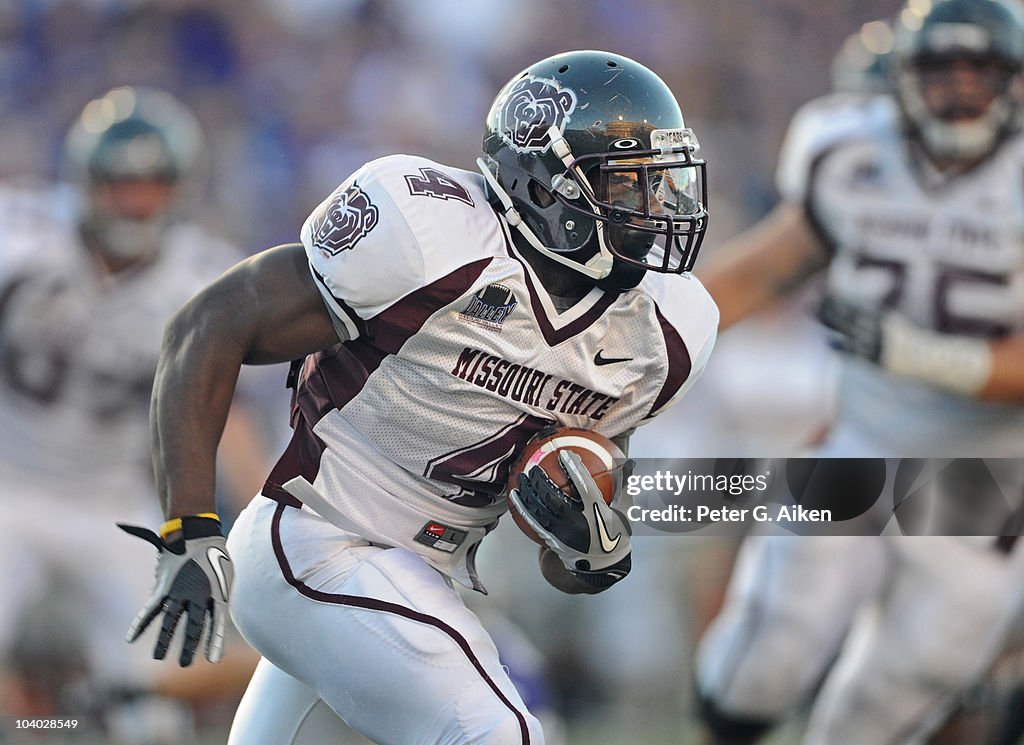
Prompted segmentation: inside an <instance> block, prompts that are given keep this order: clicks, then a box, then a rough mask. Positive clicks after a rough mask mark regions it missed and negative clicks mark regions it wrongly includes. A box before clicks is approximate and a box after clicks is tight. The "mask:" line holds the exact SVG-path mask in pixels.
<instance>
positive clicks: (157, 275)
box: [0, 189, 240, 503]
mask: <svg viewBox="0 0 1024 745" xmlns="http://www.w3.org/2000/svg"><path fill="white" fill-rule="evenodd" d="M0 221H2V224H0V246H2V247H0V422H3V426H0V474H2V476H3V482H4V484H6V486H5V489H8V488H10V489H12V490H13V492H12V493H16V492H17V490H18V489H24V488H27V487H29V486H31V487H32V488H35V489H39V490H41V491H42V492H45V493H51V494H66V495H68V497H69V498H79V497H82V496H84V495H89V498H95V499H107V500H109V501H111V502H112V503H113V502H115V501H117V500H123V499H125V498H126V497H129V498H130V495H131V494H137V498H138V499H139V500H140V501H141V502H144V503H153V494H152V491H151V488H150V489H149V490H147V491H146V492H144V493H141V494H138V493H137V492H138V489H139V484H140V483H142V484H146V483H147V482H151V481H152V476H151V475H150V474H151V473H152V467H151V461H150V453H149V425H148V420H149V395H150V390H151V386H152V379H153V374H154V371H155V369H156V361H157V357H158V355H159V351H160V342H161V339H162V337H163V328H164V324H165V323H166V322H167V320H168V318H170V316H171V315H172V314H173V313H174V311H176V310H177V309H178V308H179V307H180V306H181V305H183V304H184V303H185V301H186V300H188V298H189V297H191V296H192V295H193V294H194V293H195V292H197V291H198V290H199V289H200V288H202V287H203V286H205V285H207V284H209V282H210V281H212V280H213V279H214V278H215V277H216V276H217V275H218V274H219V273H220V272H222V271H223V270H224V269H226V268H227V267H228V266H230V265H231V264H232V263H234V262H235V261H237V260H238V259H239V258H240V256H239V254H237V253H236V252H235V250H234V249H233V248H230V247H228V246H227V245H226V244H224V243H223V242H222V241H220V240H218V239H215V238H213V237H212V236H210V235H209V234H208V233H206V232H205V231H203V230H201V229H200V228H198V227H196V226H192V225H184V224H183V225H180V226H178V227H176V228H173V229H172V230H171V231H170V232H169V233H168V235H167V237H166V239H165V242H164V245H163V247H162V249H161V251H160V253H159V256H158V258H157V259H156V260H155V261H154V262H153V263H151V264H148V265H146V266H144V267H138V268H133V269H129V270H127V271H124V272H121V273H119V274H116V275H107V274H105V273H103V272H101V271H99V270H98V267H97V265H96V263H95V260H94V259H93V257H92V256H91V255H90V254H89V253H88V251H87V250H86V248H85V247H84V246H83V245H82V242H81V239H80V237H79V234H78V228H77V223H76V220H75V210H74V207H73V202H72V201H71V200H68V199H65V197H64V196H62V192H60V191H59V190H57V191H54V190H48V191H37V192H31V193H28V192H24V191H14V190H11V189H3V190H0ZM126 492H127V494H126Z"/></svg>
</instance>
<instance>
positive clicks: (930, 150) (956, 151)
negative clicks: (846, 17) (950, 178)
mask: <svg viewBox="0 0 1024 745" xmlns="http://www.w3.org/2000/svg"><path fill="white" fill-rule="evenodd" d="M894 31H895V33H894V44H893V53H892V54H893V62H894V64H893V67H892V70H893V74H894V79H893V83H894V88H895V92H896V95H897V99H898V101H899V104H900V108H901V111H902V113H903V117H904V122H905V125H906V128H907V131H908V134H909V135H910V136H911V137H912V138H915V139H916V140H917V141H918V144H919V145H920V146H921V148H922V149H923V150H924V152H925V153H926V154H927V155H928V156H929V157H930V158H931V160H932V161H934V162H935V164H936V165H938V166H939V167H940V169H942V170H946V169H947V168H948V167H949V166H959V167H961V168H969V167H971V166H972V165H973V164H975V163H977V162H979V161H981V160H982V159H984V158H985V157H986V156H988V155H989V154H990V153H992V152H993V151H994V150H995V149H996V148H997V147H998V146H999V144H1000V143H1001V142H1003V140H1005V139H1006V137H1007V136H1009V135H1010V134H1012V133H1013V132H1015V131H1016V130H1017V129H1018V127H1019V124H1020V122H1019V119H1020V109H1021V103H1022V100H1024V97H1022V92H1024V82H1022V80H1021V70H1022V68H1024V16H1022V14H1021V9H1020V7H1019V6H1018V5H1017V3H1016V0H932V1H931V2H929V3H918V2H915V0H908V2H907V4H906V5H905V6H904V8H903V10H902V11H901V12H900V14H899V15H898V17H897V23H896V25H895V29H894Z"/></svg>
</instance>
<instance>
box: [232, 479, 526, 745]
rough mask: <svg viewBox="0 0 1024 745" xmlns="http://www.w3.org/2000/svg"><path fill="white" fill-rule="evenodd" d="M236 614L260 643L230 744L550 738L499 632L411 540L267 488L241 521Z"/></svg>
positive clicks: (235, 541) (500, 742) (235, 552)
mask: <svg viewBox="0 0 1024 745" xmlns="http://www.w3.org/2000/svg"><path fill="white" fill-rule="evenodd" d="M228 548H229V551H230V552H231V556H232V559H233V560H234V565H235V584H234V588H233V590H232V598H231V610H232V618H233V620H234V622H235V624H236V626H237V627H238V629H239V631H241V633H242V635H243V636H244V637H245V638H246V640H247V641H248V642H249V643H250V644H251V645H252V646H253V647H254V648H255V649H256V650H257V651H258V652H259V653H260V654H261V655H263V657H264V659H265V661H264V662H262V663H261V664H260V667H259V669H258V670H257V673H256V675H255V676H254V677H253V681H252V683H251V684H250V687H249V690H248V691H247V692H246V694H245V698H244V699H243V701H242V704H241V705H240V706H239V709H238V713H237V715H236V717H235V722H234V724H233V725H232V729H231V737H230V740H229V745H303V744H305V743H314V742H318V743H324V742H333V741H337V739H338V737H339V736H340V733H342V732H344V731H345V730H344V729H343V728H341V727H340V726H339V723H338V722H337V720H336V719H335V718H333V717H332V716H330V715H329V713H328V712H327V711H326V710H325V707H324V706H323V704H321V703H319V702H320V701H321V700H322V702H324V703H326V705H327V706H329V707H330V709H331V710H333V712H334V713H335V714H337V715H338V716H339V717H341V718H342V719H343V720H344V721H345V722H347V723H348V724H349V725H350V726H351V727H352V728H353V729H355V730H357V731H358V732H360V733H362V734H363V735H365V736H366V737H368V738H370V739H371V740H373V741H374V742H375V743H378V744H379V745H415V744H417V743H422V745H428V744H429V745H456V743H458V744H460V745H463V744H466V743H479V744H480V745H542V743H543V735H542V734H541V731H540V725H539V724H538V722H537V720H536V719H535V718H534V717H533V716H532V715H531V714H530V713H529V712H528V711H527V710H526V707H525V706H524V704H523V702H522V699H521V698H520V696H519V694H518V693H517V692H516V690H515V688H514V686H513V685H512V682H511V680H510V679H509V677H508V675H507V674H506V672H505V671H504V669H503V668H502V666H501V664H500V662H499V661H498V653H497V650H496V649H495V647H494V643H493V642H492V641H491V638H490V636H489V635H488V633H487V632H486V631H485V630H484V628H483V626H482V625H481V624H480V621H479V620H478V619H477V617H476V616H475V615H474V614H473V613H472V612H471V611H470V610H469V609H467V608H466V606H465V605H464V604H463V602H462V599H461V598H460V597H459V595H458V593H457V592H456V591H455V590H454V589H452V587H451V586H450V585H449V584H448V582H447V581H446V580H445V578H444V577H442V575H441V574H439V573H438V572H437V571H435V570H434V569H432V568H431V567H429V566H428V565H427V564H426V563H425V562H424V561H423V560H422V559H421V558H419V557H418V556H416V555H415V554H413V553H412V552H411V551H408V550H406V549H403V548H383V547H379V546H374V545H371V544H370V543H369V542H367V541H366V540H364V539H362V538H360V537H359V536H356V535H353V534H351V533H346V532H344V531H342V530H340V529H339V528H337V527H335V526H334V525H332V524H330V523H328V522H327V521H325V520H323V519H322V518H321V517H319V516H318V515H316V514H315V513H313V512H311V511H309V510H308V509H297V508H295V507H287V506H283V505H279V504H278V503H277V502H274V501H272V500H270V499H267V498H265V497H260V496H258V497H256V498H255V499H254V500H253V502H252V503H251V504H250V505H249V506H248V507H247V508H246V509H245V510H244V511H243V512H242V514H241V515H240V516H239V517H238V519H237V520H236V522H235V524H234V526H233V527H232V529H231V533H230V535H229V538H228Z"/></svg>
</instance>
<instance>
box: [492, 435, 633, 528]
mask: <svg viewBox="0 0 1024 745" xmlns="http://www.w3.org/2000/svg"><path fill="white" fill-rule="evenodd" d="M566 448H568V449H569V450H572V451H574V452H575V453H576V454H577V455H579V456H580V459H581V460H582V461H583V466H584V468H586V469H587V470H588V471H590V475H591V476H593V477H594V481H595V482H596V483H597V487H598V488H599V489H600V490H601V494H602V495H603V496H604V501H605V502H607V503H608V504H611V501H612V498H613V497H614V496H615V492H616V490H617V489H618V486H619V482H620V480H621V470H622V465H623V463H625V461H626V454H625V453H623V452H622V449H621V448H620V447H619V446H618V445H616V444H615V443H614V442H612V441H611V440H609V439H608V438H607V437H605V436H604V435H601V434H598V433H597V432H591V431H590V430H586V429H578V428H575V427H561V428H557V429H553V430H545V431H543V432H541V433H540V434H538V435H537V436H536V437H534V438H533V439H532V440H530V441H529V442H528V443H527V444H526V447H525V448H523V452H522V453H520V454H519V457H518V458H517V459H516V462H515V463H514V464H513V465H512V470H511V471H510V472H509V475H508V482H507V488H506V492H509V491H511V490H512V489H515V488H517V486H518V484H519V474H521V473H523V472H524V471H526V470H528V469H530V468H532V467H533V466H540V467H541V468H543V469H544V472H545V473H547V475H548V476H549V477H550V479H551V480H552V481H553V482H554V483H555V485H556V486H557V487H558V488H559V489H561V490H562V491H563V492H565V493H566V494H568V493H570V490H571V489H572V486H571V485H570V483H569V477H568V476H566V474H565V471H564V470H562V466H561V465H560V464H559V462H558V451H560V450H563V449H566ZM508 509H509V513H510V514H511V515H512V519H513V520H514V521H515V523H516V525H518V526H519V529H520V530H521V531H522V532H523V533H524V534H525V535H526V537H527V538H529V539H530V540H532V541H533V542H534V543H537V544H540V545H544V541H543V539H541V537H540V536H539V535H537V533H536V532H535V531H534V530H533V528H531V527H530V526H529V525H528V524H527V523H526V521H525V520H524V519H523V518H522V516H521V515H520V514H519V512H517V511H516V508H515V505H513V504H512V502H511V501H509V504H508Z"/></svg>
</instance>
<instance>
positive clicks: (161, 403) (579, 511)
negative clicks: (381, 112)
mask: <svg viewBox="0 0 1024 745" xmlns="http://www.w3.org/2000/svg"><path fill="white" fill-rule="evenodd" d="M478 162H479V166H480V171H479V172H478V173H477V172H467V171H464V170H460V169H457V168H452V167H449V166H445V165H442V164H439V163H435V162H432V161H429V160H426V159H424V158H420V157H414V156H408V155H395V156H390V157H385V158H382V159H379V160H375V161H373V162H370V163H367V164H366V165H364V166H363V167H361V168H360V169H358V170H357V171H356V172H355V173H354V174H352V175H351V176H349V177H348V178H347V179H345V180H344V181H343V182H342V183H341V184H340V186H338V188H337V189H336V190H335V191H334V192H333V193H332V194H330V195H329V196H328V197H327V198H326V199H325V200H324V201H323V203H322V204H320V205H319V206H318V207H317V208H316V209H314V210H313V212H312V214H311V215H310V216H309V218H308V219H307V220H306V222H305V224H304V225H303V227H302V231H301V243H297V244H290V245H283V246H278V247H275V248H271V249H269V250H267V251H265V252H263V253H260V254H258V255H256V256H254V257H253V258H251V259H249V260H247V261H245V262H243V263H241V264H239V265H238V266H237V267H235V268H234V269H232V270H231V271H229V272H228V273H227V274H225V275H224V277H222V278H221V279H219V280H218V281H217V282H215V283H214V284H213V285H211V286H210V287H209V288H207V289H206V290H204V291H203V292H202V293H200V294H199V295H198V296H197V297H196V298H194V299H193V300H192V301H190V302H189V303H188V304H187V305H185V307H184V308H182V310H181V311H179V313H178V314H177V315H176V317H175V319H174V320H173V321H172V322H171V324H170V325H169V329H168V333H167V335H166V337H165V342H164V350H163V353H162V356H161V363H160V368H159V372H158V376H157V384H156V387H155V391H154V399H153V446H154V453H155V459H156V468H157V473H158V478H159V489H160V492H161V496H162V497H163V499H164V510H165V514H166V517H167V522H165V523H164V525H163V526H162V527H161V528H160V534H159V535H156V534H154V533H152V532H150V531H146V530H143V529H140V528H130V530H132V531H134V532H135V533H136V534H138V535H141V536H143V537H147V538H148V539H149V540H150V541H151V542H152V543H154V544H155V545H156V546H157V547H158V549H159V560H158V568H157V573H158V583H157V587H156V589H155V592H154V594H153V595H152V597H151V599H150V601H149V602H148V603H147V604H146V606H145V607H144V609H143V610H142V612H141V613H140V614H139V616H138V619H137V621H136V623H135V624H134V626H133V627H132V629H131V632H130V635H129V636H130V638H135V637H136V636H137V635H138V633H139V632H140V631H141V630H142V629H143V628H145V627H146V626H147V625H148V624H150V623H151V622H153V621H157V622H158V623H162V624H163V627H162V631H161V634H160V640H159V642H158V645H157V649H156V652H155V656H156V657H158V658H160V657H163V656H165V654H166V652H167V645H168V642H169V640H170V638H171V636H172V635H173V633H174V631H175V627H176V625H177V624H178V622H179V619H180V617H181V616H182V614H183V613H185V614H186V616H187V618H186V620H185V621H184V622H183V623H184V624H185V638H186V641H185V645H184V649H183V652H182V654H181V656H180V658H179V661H180V663H181V664H185V665H187V664H189V663H190V662H191V660H192V657H193V655H194V653H195V651H196V649H197V647H198V646H199V644H200V642H201V641H205V652H206V655H207V656H208V657H209V658H210V659H217V658H219V656H220V654H221V643H220V628H221V626H222V624H223V623H224V614H225V611H226V606H227V603H228V600H229V598H230V602H231V615H232V618H233V619H234V620H235V622H236V624H237V625H238V628H239V629H240V630H241V632H242V634H243V635H244V636H245V638H246V639H247V640H248V641H249V642H250V643H251V644H252V645H253V646H254V647H255V648H256V649H257V650H258V651H259V652H260V653H261V654H262V656H263V660H262V661H261V663H260V666H259V668H258V669H257V673H256V675H255V677H254V679H253V681H252V683H251V684H250V687H249V690H248V691H247V693H246V696H245V698H244V699H243V701H242V704H241V706H240V708H239V711H238V714H237V715H236V718H235V723H234V725H233V728H232V734H231V739H230V742H231V743H235V744H240V743H245V745H259V744H260V743H267V745H269V744H270V743H273V745H281V743H297V742H305V741H307V740H306V739H304V738H310V739H309V740H308V741H310V742H326V741H328V739H329V738H330V737H332V736H333V733H332V732H330V731H325V730H319V729H317V731H315V732H312V733H311V732H310V731H309V730H310V728H313V727H316V728H319V727H320V726H321V723H322V718H320V717H317V722H316V723H314V722H312V721H311V720H309V719H307V718H306V714H307V713H308V712H310V711H313V710H314V709H315V710H316V711H323V710H324V709H325V708H326V707H329V711H330V710H332V711H333V712H334V713H335V714H336V715H337V716H338V717H340V718H341V719H344V720H345V721H346V722H347V723H348V724H350V725H351V726H352V727H353V728H355V729H356V730H358V731H359V732H361V733H363V734H364V735H366V736H367V737H369V738H370V739H371V740H373V741H375V742H402V743H407V742H425V743H426V742H431V743H433V742H479V743H539V742H542V741H543V735H542V733H541V732H540V730H539V727H538V725H537V721H536V719H535V718H534V717H533V716H532V715H531V714H530V713H529V712H528V711H527V710H526V708H525V706H524V704H523V701H522V698H521V697H520V695H519V693H517V692H516V690H515V688H514V687H513V685H512V682H511V681H510V679H509V676H508V674H507V673H506V671H505V670H504V669H503V668H502V666H501V665H500V663H499V660H498V656H497V654H496V651H495V647H494V644H493V643H492V641H491V639H490V638H489V637H488V634H487V632H486V631H485V630H484V628H483V627H482V626H481V624H480V622H479V620H478V619H477V617H476V616H475V615H474V614H472V613H471V612H469V611H468V610H467V608H466V607H465V605H464V604H463V602H462V601H461V599H460V597H459V595H458V594H457V593H456V592H455V590H454V589H453V586H452V582H453V581H454V582H459V583H461V584H463V585H465V586H467V587H473V588H476V589H479V590H482V589H483V585H482V583H481V580H480V578H479V577H478V576H477V573H476V571H475V568H474V555H475V552H476V548H477V546H478V545H479V542H480V540H481V539H482V538H483V537H484V536H485V534H486V533H487V532H488V531H489V530H491V529H492V528H493V527H494V525H495V523H496V521H497V520H498V518H499V517H500V516H501V515H502V514H503V513H504V512H505V511H506V497H505V494H504V493H503V492H504V489H505V479H506V475H507V473H508V469H509V467H510V465H511V464H512V462H513V461H514V459H515V457H516V454H517V452H518V451H519V450H520V448H522V446H523V445H524V444H525V443H526V442H527V441H529V439H530V438H531V437H532V436H533V435H534V434H536V433H537V432H539V431H540V430H542V429H544V428H546V427H549V426H552V425H560V426H565V425H571V426H577V427H584V428H588V429H593V430H596V431H598V432H601V433H603V434H605V435H606V436H609V437H613V438H618V440H619V441H620V442H622V443H623V444H625V436H626V435H627V434H628V433H629V432H630V431H631V430H632V429H633V428H635V427H637V426H638V425H640V424H642V423H643V422H644V421H646V420H648V419H650V418H652V417H654V416H656V415H658V414H659V413H660V412H662V411H663V410H664V409H665V408H666V407H667V406H669V405H670V404H672V403H673V402H674V401H676V400H677V399H678V398H679V397H680V396H682V395H683V394H684V393H685V392H686V391H687V389H688V388H689V387H690V386H691V385H692V383H693V382H694V380H695V379H696V377H697V376H698V375H699V374H700V372H701V370H702V369H703V367H704V365H705V361H706V359H707V357H708V354H709V353H710V351H711V348H712V345H713V341H714V338H715V334H716V327H717V310H716V308H715V306H714V303H713V302H712V301H711V299H710V297H709V296H708V295H707V293H706V292H705V290H704V288H703V287H702V285H701V284H700V282H698V281H697V280H696V279H694V278H693V277H692V276H691V275H690V274H689V270H690V269H691V267H692V265H693V262H694V260H695V259H696V257H697V252H698V249H699V247H700V244H701V240H702V238H703V235H704V231H705V228H706V225H707V212H706V209H705V204H706V187H705V163H704V161H703V160H702V159H701V158H700V156H699V153H698V144H697V140H696V138H695V137H694V134H693V132H692V131H691V130H690V129H688V128H687V127H686V124H685V122H684V121H683V117H682V113H681V110H680V107H679V104H678V103H677V102H676V100H675V97H674V96H673V95H672V93H671V92H670V90H669V89H668V87H667V86H666V85H665V83H664V82H662V80H661V79H660V78H658V76H657V75H655V74H654V73H653V72H651V71H650V70H649V69H647V68H646V67H644V66H643V65H641V64H639V63H638V62H635V61H633V60H631V59H627V58H625V57H621V56H618V55H616V54H610V53H607V52H599V51H575V52H568V53H564V54H559V55H556V56H554V57H550V58H548V59H545V60H542V61H540V62H537V63H536V64H534V65H531V66H530V67H528V68H526V69H525V70H523V71H522V72H520V73H518V74H517V75H516V76H515V77H514V78H513V79H512V80H510V81H509V82H508V84H507V85H506V86H505V87H504V88H502V90H501V91H500V92H499V93H498V95H497V97H496V99H495V101H494V103H493V106H492V108H491V110H490V113H489V114H488V115H487V119H486V129H485V133H484V139H483V157H482V158H481V159H480V160H479V161H478ZM295 358H298V359H299V362H298V364H296V365H295V366H294V368H293V370H294V375H293V384H294V387H295V390H294V405H293V407H292V417H291V423H292V426H293V429H294V436H293V438H292V440H291V443H290V444H289V445H288V447H287V449H286V451H285V452H284V454H283V455H282V456H281V458H280V460H279V461H278V463H277V465H276V466H275V468H274V469H273V471H272V472H271V474H270V476H269V478H268V479H267V483H266V485H265V487H264V488H263V491H262V494H260V495H259V496H257V497H256V498H255V499H254V500H253V502H252V503H251V504H250V506H249V507H248V508H247V509H246V510H245V511H244V512H243V513H242V514H241V515H240V517H239V518H238V520H237V522H236V523H235V524H234V527H233V528H232V530H231V534H230V539H229V540H228V541H225V539H224V537H223V536H222V531H221V525H220V522H219V521H218V519H217V517H216V515H215V514H213V485H214V459H213V456H214V453H215V451H216V447H217V440H218V437H219V434H220V428H221V425H222V423H223V419H224V415H225V412H226V411H227V406H228V402H229V400H230V394H231V390H232V387H233V385H234V380H235V377H236V375H237V374H238V371H239V368H240V367H241V366H242V365H243V364H259V363H265V362H275V361H280V360H290V359H295ZM562 467H563V468H564V469H565V471H566V473H567V475H568V476H569V478H570V479H571V481H572V483H573V488H572V489H571V490H570V491H571V495H569V496H567V495H565V494H563V493H562V492H560V491H558V490H557V489H554V488H552V487H553V484H552V482H550V481H549V480H547V479H544V478H539V477H538V475H537V474H536V473H533V472H528V473H526V474H524V475H523V478H521V479H520V480H519V485H518V489H515V490H513V493H512V495H510V498H514V499H516V500H517V502H518V509H519V510H520V512H524V513H527V514H529V515H530V516H531V517H532V518H533V519H534V520H535V522H536V523H537V524H539V525H541V526H542V527H543V528H544V530H545V542H546V545H545V547H543V548H542V549H541V555H540V563H541V571H542V573H543V575H544V576H545V578H546V579H547V580H548V581H549V582H550V583H551V584H553V585H554V586H556V587H557V588H559V589H561V590H563V591H565V592H570V593H596V592H600V591H602V590H605V589H606V588H608V587H610V586H612V585H613V584H614V583H616V582H617V581H619V580H620V579H622V577H624V576H625V575H626V573H627V572H628V571H629V570H630V562H631V559H630V538H629V530H628V526H627V525H626V523H625V520H624V518H623V517H622V515H621V514H620V513H619V512H617V511H615V510H613V509H611V508H609V507H608V506H607V505H605V504H604V503H603V500H602V499H601V498H600V495H599V494H598V493H597V491H596V485H595V484H594V481H593V479H592V478H591V477H590V475H589V474H588V473H587V472H586V471H585V470H583V469H582V468H580V463H579V461H578V460H574V459H572V458H565V459H563V463H562ZM232 580H233V582H232ZM328 718H329V717H328ZM336 721H337V720H336Z"/></svg>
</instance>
